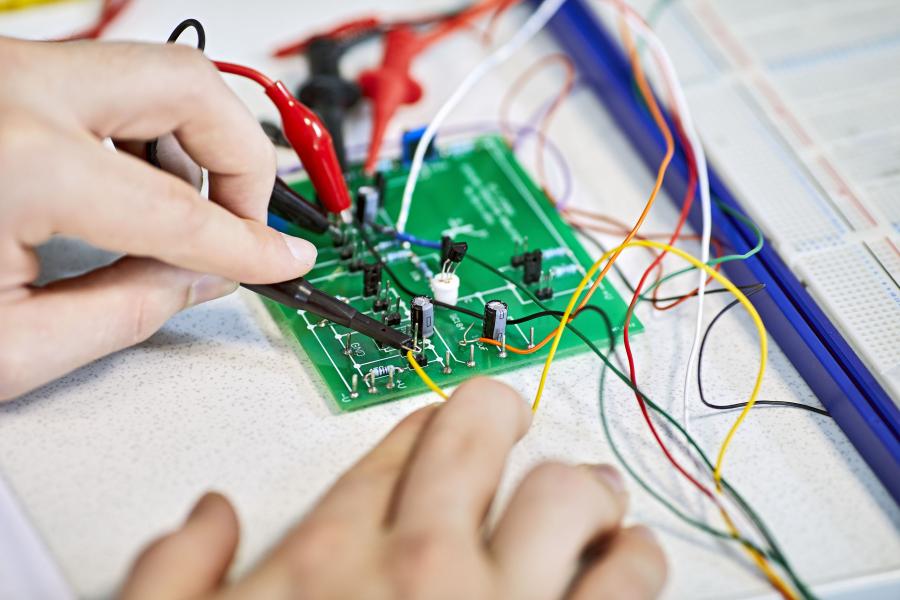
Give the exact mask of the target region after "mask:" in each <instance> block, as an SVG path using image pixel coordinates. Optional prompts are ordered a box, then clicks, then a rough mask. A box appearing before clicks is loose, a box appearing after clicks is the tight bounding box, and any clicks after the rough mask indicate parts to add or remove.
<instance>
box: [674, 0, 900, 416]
mask: <svg viewBox="0 0 900 600" xmlns="http://www.w3.org/2000/svg"><path fill="white" fill-rule="evenodd" d="M811 20H812V21H814V23H813V24H814V27H813V26H812V25H810V26H809V27H803V26H798V23H811ZM657 30H658V31H659V33H660V36H661V37H662V39H663V42H664V43H665V44H666V45H667V47H668V48H669V49H670V52H671V53H672V54H673V59H674V62H675V64H676V65H677V66H678V68H679V70H680V75H681V77H682V79H683V80H684V81H685V83H686V87H687V90H686V91H687V95H688V99H689V101H690V103H691V106H692V108H693V114H694V118H695V120H696V121H697V123H698V128H699V130H700V133H701V136H702V138H703V141H704V144H705V145H706V146H707V149H708V154H709V155H710V156H711V157H712V162H713V163H714V165H715V167H716V169H717V170H718V172H719V173H720V174H721V175H722V176H723V177H724V178H725V180H726V182H727V183H728V184H729V186H730V188H731V189H732V191H733V192H734V193H735V194H736V195H737V196H738V198H739V199H740V200H741V203H742V205H743V206H744V207H745V209H746V210H747V212H748V213H749V214H750V216H751V217H752V218H753V219H754V220H755V221H756V222H757V223H758V224H759V225H760V227H761V228H762V229H763V231H764V233H765V235H766V240H767V242H768V243H770V244H772V245H773V246H775V248H776V249H777V250H778V252H779V254H780V255H781V257H782V258H783V259H784V260H785V262H786V263H787V264H788V265H789V266H790V267H791V268H792V269H793V271H794V272H795V274H796V275H797V276H798V277H799V278H800V280H801V281H802V282H803V283H804V284H805V285H806V286H807V288H808V290H809V291H810V293H811V294H812V295H813V297H814V298H815V299H816V301H817V302H818V303H819V305H820V306H821V308H822V309H823V310H824V311H825V312H826V314H827V315H828V316H829V318H830V319H831V320H832V322H833V323H834V325H835V326H836V327H837V328H838V329H839V330H840V331H841V333H842V335H843V336H844V337H845V338H846V339H847V340H848V342H849V343H850V344H851V346H852V347H853V348H854V350H855V351H856V352H857V354H858V355H859V356H860V358H861V359H862V360H863V361H864V362H865V364H866V365H867V366H868V367H869V369H870V370H871V371H872V373H873V374H874V375H875V376H876V377H877V378H878V379H879V381H880V382H881V383H882V385H883V386H884V387H885V388H886V389H887V391H888V393H889V394H890V395H891V396H892V397H893V398H894V400H895V402H898V404H900V285H898V281H900V110H898V109H897V98H898V97H900V2H896V1H894V0H863V1H860V2H837V1H820V0H815V1H810V0H792V1H778V2H775V1H765V2H760V1H758V0H715V1H712V0H686V1H684V2H680V3H677V4H675V3H673V4H672V5H671V6H670V8H669V9H668V12H666V13H664V15H663V17H662V19H661V20H660V22H659V23H658V24H657ZM813 31H814V32H815V35H812V34H811V33H809V32H813Z"/></svg>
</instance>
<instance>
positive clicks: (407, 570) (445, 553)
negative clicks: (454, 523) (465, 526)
mask: <svg viewBox="0 0 900 600" xmlns="http://www.w3.org/2000/svg"><path fill="white" fill-rule="evenodd" d="M459 554H460V553H459V552H457V549H456V547H455V546H454V544H453V543H452V542H451V541H450V540H449V538H448V537H447V536H445V535H441V533H440V532H437V531H420V532H415V533H408V534H404V535H400V536H398V537H397V538H396V539H395V540H394V541H393V543H392V544H391V547H390V552H389V555H388V575H389V578H390V582H391V586H392V588H393V589H394V591H395V596H396V597H398V598H421V597H423V596H424V595H426V594H425V593H426V592H427V591H429V590H430V589H432V588H433V586H434V584H435V582H436V581H437V580H438V579H440V578H441V576H442V574H444V573H445V572H446V569H447V565H452V564H454V562H458V559H459Z"/></svg>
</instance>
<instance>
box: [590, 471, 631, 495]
mask: <svg viewBox="0 0 900 600" xmlns="http://www.w3.org/2000/svg"><path fill="white" fill-rule="evenodd" d="M590 469H591V472H592V473H593V474H594V475H596V476H597V477H598V478H599V479H600V480H601V481H603V482H604V483H606V485H608V486H609V487H610V489H611V490H612V491H614V492H615V493H617V494H624V493H625V480H624V479H623V478H622V474H621V473H619V471H618V470H616V468H615V467H612V466H610V465H591V467H590Z"/></svg>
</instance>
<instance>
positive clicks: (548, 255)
mask: <svg viewBox="0 0 900 600" xmlns="http://www.w3.org/2000/svg"><path fill="white" fill-rule="evenodd" d="M542 253H543V255H544V260H550V259H552V258H559V257H560V256H568V254H569V249H568V248H563V247H562V246H560V247H558V248H550V249H549V250H543V251H542Z"/></svg>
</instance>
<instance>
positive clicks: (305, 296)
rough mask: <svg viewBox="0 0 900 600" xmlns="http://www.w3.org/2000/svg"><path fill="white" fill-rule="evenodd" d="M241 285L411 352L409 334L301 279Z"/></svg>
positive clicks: (276, 300) (380, 342) (380, 341)
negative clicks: (377, 319)
mask: <svg viewBox="0 0 900 600" xmlns="http://www.w3.org/2000/svg"><path fill="white" fill-rule="evenodd" d="M241 285H242V286H244V287H245V288H247V289H248V290H252V291H254V292H256V293H257V294H260V295H263V296H265V297H266V298H270V299H272V300H274V301H275V302H278V303H280V304H284V305H285V306H289V307H291V308H296V309H298V310H305V311H306V312H308V313H311V314H314V315H316V316H317V317H321V318H323V319H327V320H329V321H334V322H335V323H337V324H338V325H343V326H344V327H347V328H348V329H351V330H352V331H356V332H359V333H361V334H363V335H365V336H368V337H370V338H372V339H373V340H375V341H376V342H378V343H379V344H382V345H385V346H390V347H392V348H396V349H397V350H411V349H412V338H411V337H410V336H409V335H408V334H406V333H403V332H402V331H398V330H397V329H394V328H392V327H388V326H387V325H385V324H384V323H382V322H381V321H376V320H375V319H373V318H372V317H369V316H367V315H365V314H363V313H361V312H359V311H358V310H356V309H355V308H353V307H352V306H350V305H349V304H347V303H346V302H341V301H340V300H338V299H337V298H335V297H334V296H329V295H328V294H326V293H325V292H322V291H321V290H318V289H316V288H315V287H313V286H312V285H311V284H310V283H309V282H308V281H306V280H305V279H303V278H302V277H298V278H297V279H292V280H290V281H283V282H281V283H272V284H269V285H257V284H250V283H242V284H241Z"/></svg>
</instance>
